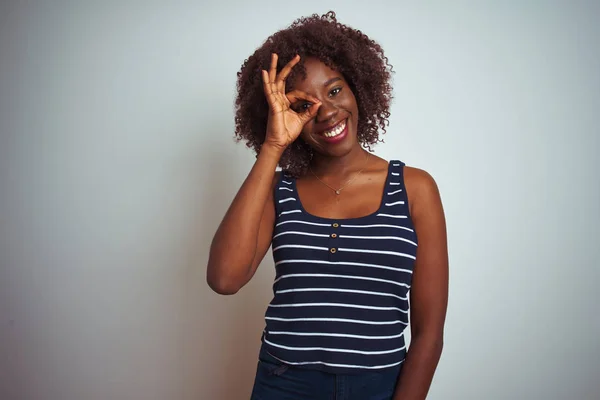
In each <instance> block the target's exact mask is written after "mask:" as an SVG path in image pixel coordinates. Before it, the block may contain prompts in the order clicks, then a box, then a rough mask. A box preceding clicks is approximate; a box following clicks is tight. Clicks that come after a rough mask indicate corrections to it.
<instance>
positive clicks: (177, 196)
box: [0, 0, 600, 400]
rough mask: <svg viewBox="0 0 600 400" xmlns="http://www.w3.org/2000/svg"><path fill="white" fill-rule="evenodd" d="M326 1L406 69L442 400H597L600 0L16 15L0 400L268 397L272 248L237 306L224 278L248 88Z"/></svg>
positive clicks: (0, 252) (138, 5)
mask: <svg viewBox="0 0 600 400" xmlns="http://www.w3.org/2000/svg"><path fill="white" fill-rule="evenodd" d="M329 9H334V10H336V11H337V13H338V17H339V19H340V21H341V22H344V23H347V24H349V25H351V26H354V27H356V28H359V29H361V30H362V31H363V32H365V33H367V34H368V35H370V36H371V37H372V38H374V39H375V40H377V41H379V42H380V43H381V44H382V46H383V47H384V49H385V51H386V54H387V56H388V57H389V59H390V62H391V63H392V64H393V65H394V69H395V71H396V74H395V75H394V87H395V100H394V104H393V107H392V110H391V111H392V118H391V126H390V129H389V133H388V135H387V136H386V138H385V140H386V143H385V144H383V145H380V146H378V147H377V154H378V155H380V156H382V157H384V158H387V159H390V158H398V159H401V160H403V161H405V162H406V163H408V164H409V165H413V166H417V167H420V168H424V169H426V170H427V171H429V172H430V173H431V174H432V175H433V176H434V177H435V179H436V180H437V182H438V184H439V187H440V190H441V193H442V196H443V202H444V205H445V209H446V214H447V221H448V233H449V246H450V261H451V281H450V285H451V286H450V305H449V310H448V318H447V326H446V336H445V348H444V354H443V356H442V359H441V362H440V365H439V368H438V372H437V374H436V376H435V380H434V382H433V385H432V388H431V392H430V396H429V398H430V399H478V400H479V399H544V400H546V399H597V398H598V396H600V394H599V393H600V379H599V372H598V371H599V370H600V344H599V339H598V338H599V337H600V317H599V315H598V306H599V304H600V296H599V294H598V285H599V283H600V276H599V275H600V272H599V269H600V266H599V264H600V250H599V249H600V241H599V228H598V227H599V224H600V210H599V209H600V179H599V177H598V170H599V168H598V165H597V164H598V154H599V150H600V138H599V136H600V133H599V130H600V129H599V122H600V121H599V117H598V114H599V112H600V73H599V71H600V44H599V42H600V28H599V24H598V18H599V16H600V3H598V2H594V1H588V2H584V1H574V2H568V1H516V0H515V1H503V2H500V1H453V2H449V1H428V2H423V1H420V2H417V1H414V2H412V1H393V2H392V1H388V2H383V1H360V2H359V1H356V2H338V3H334V2H332V1H314V0H306V1H302V2H280V1H278V2H245V1H244V2H243V1H233V0H223V1H219V2H212V4H202V2H200V1H195V2H192V1H190V2H174V3H169V4H167V3H166V2H163V4H158V3H153V2H142V1H135V2H133V1H129V2H100V1H96V2H74V1H73V2H65V1H62V2H61V1H42V0H39V1H22V2H17V1H12V2H11V1H3V2H2V3H1V5H0V94H1V100H0V101H1V102H0V111H1V113H0V128H1V137H0V212H1V214H0V265H1V269H0V273H1V275H0V398H2V399H3V400H4V399H6V400H13V399H15V400H22V399H23V400H30V399H32V400H33V399H35V400H37V399H40V400H41V399H44V400H106V399H111V400H121V399H122V400H137V399H139V400H142V399H143V400H154V399H156V400H166V399H169V400H177V399H185V400H192V399H202V400H237V399H247V398H248V397H249V392H250V388H251V385H252V381H253V378H254V372H255V368H256V356H257V352H258V346H259V338H260V333H261V331H262V328H263V320H262V318H263V315H264V311H265V307H266V305H267V303H268V301H269V300H270V298H271V282H272V279H273V275H274V271H273V263H272V261H271V254H270V253H269V254H268V255H267V257H266V259H265V261H264V262H263V264H262V265H261V267H260V268H259V272H258V273H257V275H256V276H255V278H254V279H253V281H252V282H251V283H250V284H249V285H248V286H246V287H245V288H244V289H242V290H241V292H240V293H238V294H237V295H235V296H232V297H223V296H218V295H216V294H214V293H212V292H211V291H210V290H209V288H208V286H207V285H206V283H205V269H206V261H207V256H208V248H209V245H210V240H211V239H212V235H213V233H214V231H215V229H216V227H217V225H218V223H219V222H220V219H221V218H222V216H223V214H224V212H225V210H226V208H227V206H228V205H229V203H230V201H231V200H232V198H233V196H234V194H235V192H236V191H237V189H238V187H239V185H240V184H241V182H242V181H243V179H244V178H245V176H246V174H247V172H248V171H249V169H250V167H251V165H252V163H253V160H254V156H253V154H252V153H251V152H250V151H249V150H248V149H246V148H245V146H244V145H243V144H235V142H234V141H233V139H232V135H233V100H234V96H235V79H236V72H237V71H238V70H239V67H240V66H241V64H242V62H243V61H244V59H245V58H246V57H248V56H249V55H250V54H251V53H252V52H253V51H254V49H255V48H256V47H258V46H260V45H261V43H262V42H263V40H264V39H266V37H267V36H268V35H269V34H271V33H272V32H274V31H276V30H277V29H280V28H284V27H285V26H287V25H288V24H289V23H291V22H292V21H293V20H294V19H295V18H297V17H300V16H302V15H308V14H311V13H314V12H317V13H324V12H326V11H328V10H329ZM232 251H235V249H232Z"/></svg>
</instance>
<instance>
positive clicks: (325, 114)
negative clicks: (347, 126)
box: [315, 101, 338, 123]
mask: <svg viewBox="0 0 600 400" xmlns="http://www.w3.org/2000/svg"><path fill="white" fill-rule="evenodd" d="M337 113H338V108H337V107H336V106H335V104H332V103H331V101H323V102H322V103H321V107H319V110H318V111H317V115H316V118H315V122H317V123H320V122H327V121H329V120H331V119H332V118H334V117H335V116H336V115H337Z"/></svg>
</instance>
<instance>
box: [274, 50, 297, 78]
mask: <svg viewBox="0 0 600 400" xmlns="http://www.w3.org/2000/svg"><path fill="white" fill-rule="evenodd" d="M299 62H300V56H299V55H298V54H296V55H295V56H294V58H292V59H291V60H290V62H288V63H287V64H286V66H285V67H283V69H282V70H281V72H279V76H277V83H279V82H285V80H286V79H287V77H288V76H289V75H290V73H291V72H292V68H294V66H295V65H296V64H298V63H299Z"/></svg>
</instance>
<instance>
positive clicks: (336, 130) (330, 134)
mask: <svg viewBox="0 0 600 400" xmlns="http://www.w3.org/2000/svg"><path fill="white" fill-rule="evenodd" d="M347 121H348V119H345V120H343V121H341V122H340V123H339V124H337V125H336V126H334V127H333V128H331V129H328V130H326V131H324V132H321V135H323V136H325V137H326V138H329V139H331V138H334V137H336V136H338V135H340V134H341V133H342V132H344V129H346V123H347Z"/></svg>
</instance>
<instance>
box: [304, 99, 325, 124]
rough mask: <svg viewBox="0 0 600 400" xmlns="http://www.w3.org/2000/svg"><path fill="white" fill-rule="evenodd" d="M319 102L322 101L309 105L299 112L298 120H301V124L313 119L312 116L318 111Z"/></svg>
mask: <svg viewBox="0 0 600 400" xmlns="http://www.w3.org/2000/svg"><path fill="white" fill-rule="evenodd" d="M321 104H322V103H315V104H313V105H312V106H310V108H309V109H308V110H306V111H304V112H303V113H301V114H300V120H301V121H302V123H303V124H305V123H307V122H308V121H310V120H311V119H313V118H314V117H316V116H317V113H318V112H319V107H321Z"/></svg>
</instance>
